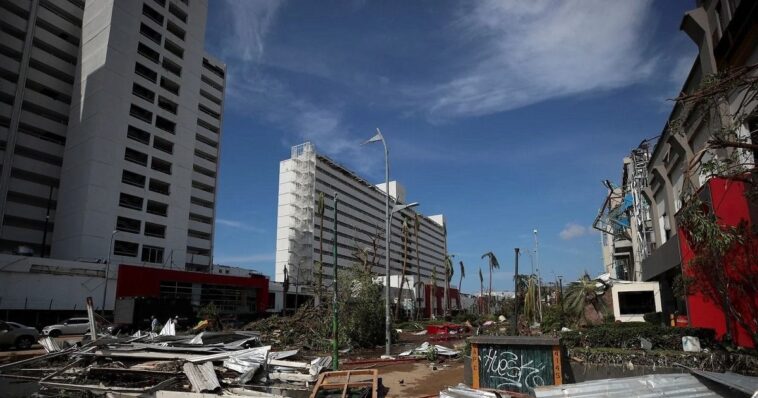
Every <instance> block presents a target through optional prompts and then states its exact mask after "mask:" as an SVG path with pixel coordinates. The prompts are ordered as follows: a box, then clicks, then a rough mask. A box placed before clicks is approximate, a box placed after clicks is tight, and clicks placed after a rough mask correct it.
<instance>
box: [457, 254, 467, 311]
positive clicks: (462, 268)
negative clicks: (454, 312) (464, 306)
mask: <svg viewBox="0 0 758 398" xmlns="http://www.w3.org/2000/svg"><path fill="white" fill-rule="evenodd" d="M458 264H459V265H460V267H461V276H460V277H459V278H458V309H461V308H460V307H461V283H462V282H463V278H465V277H466V268H465V267H464V266H463V261H461V262H459V263H458Z"/></svg>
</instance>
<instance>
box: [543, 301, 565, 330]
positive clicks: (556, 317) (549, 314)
mask: <svg viewBox="0 0 758 398" xmlns="http://www.w3.org/2000/svg"><path fill="white" fill-rule="evenodd" d="M564 325H566V314H565V312H564V311H563V309H562V308H561V306H560V305H551V306H548V307H545V308H543V310H542V323H541V324H540V327H541V328H542V332H543V333H547V332H552V331H556V330H561V328H562V327H563V326H564Z"/></svg>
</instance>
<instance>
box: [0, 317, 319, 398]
mask: <svg viewBox="0 0 758 398" xmlns="http://www.w3.org/2000/svg"><path fill="white" fill-rule="evenodd" d="M41 344H43V347H45V349H46V350H47V351H48V353H47V354H44V355H41V356H39V357H36V358H30V359H26V360H22V361H18V362H14V363H10V364H5V365H2V366H0V377H5V378H11V379H14V378H15V379H22V380H33V381H37V382H38V383H39V385H40V387H41V391H40V396H59V395H66V394H68V395H70V394H74V396H78V395H76V394H84V395H86V394H95V395H102V394H111V395H112V396H123V395H125V394H126V395H130V396H150V397H159V396H166V397H168V396H178V395H172V394H170V393H169V392H173V393H177V394H179V393H181V394H182V396H183V397H192V396H198V397H200V396H206V395H207V394H208V393H215V394H219V393H222V394H223V395H225V396H259V397H276V396H281V395H276V394H271V393H269V392H267V391H264V390H265V389H266V386H267V385H269V384H270V383H272V382H276V383H279V384H280V385H279V388H280V389H282V388H283V389H286V388H287V386H292V387H293V388H301V387H305V388H308V387H310V386H311V384H312V383H315V382H316V381H317V380H318V376H319V374H320V373H321V372H322V371H323V370H324V369H325V368H327V367H328V366H330V364H331V358H330V357H316V358H305V357H302V356H301V355H300V353H299V351H297V350H289V351H280V352H276V351H271V346H263V345H262V344H261V339H260V334H259V333H256V332H249V331H243V332H215V333H211V332H202V333H200V334H197V335H194V334H193V335H170V334H169V335H156V334H155V333H142V332H139V333H137V334H135V335H132V336H125V337H112V336H105V335H103V336H99V337H98V338H97V340H95V341H89V342H87V343H86V344H78V345H77V346H71V347H67V348H61V347H60V346H58V345H57V344H55V341H54V340H51V339H49V338H48V339H42V341H41ZM262 389H263V390H262ZM232 390H233V391H232ZM77 392H78V393H77ZM159 393H162V394H159ZM203 394H205V395H203Z"/></svg>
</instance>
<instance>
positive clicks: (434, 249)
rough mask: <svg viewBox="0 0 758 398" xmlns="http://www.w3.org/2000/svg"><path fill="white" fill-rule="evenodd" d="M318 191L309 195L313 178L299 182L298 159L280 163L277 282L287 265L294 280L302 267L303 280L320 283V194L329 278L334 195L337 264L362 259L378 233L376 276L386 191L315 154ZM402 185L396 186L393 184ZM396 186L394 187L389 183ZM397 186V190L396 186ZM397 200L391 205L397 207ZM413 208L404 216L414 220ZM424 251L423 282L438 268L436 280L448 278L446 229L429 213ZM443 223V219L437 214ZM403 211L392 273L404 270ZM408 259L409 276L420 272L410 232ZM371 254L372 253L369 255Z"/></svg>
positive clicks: (396, 227) (396, 223) (380, 267)
mask: <svg viewBox="0 0 758 398" xmlns="http://www.w3.org/2000/svg"><path fill="white" fill-rule="evenodd" d="M314 156H315V157H316V164H315V166H316V167H315V173H314V175H313V177H312V179H313V180H315V190H314V191H313V194H312V195H311V194H310V186H309V185H308V182H303V181H297V179H298V173H297V172H296V168H297V167H299V166H298V165H297V164H296V163H297V161H295V160H293V159H288V160H285V161H283V162H281V164H280V183H279V207H278V218H277V244H276V278H275V279H276V280H277V281H282V280H283V278H284V267H285V266H287V269H288V272H289V276H290V282H292V281H294V278H295V273H296V272H297V271H298V268H299V270H300V273H301V283H303V281H307V280H313V281H315V279H316V276H315V275H314V273H313V271H314V262H318V261H319V258H320V254H321V253H320V252H319V250H320V243H319V232H320V218H319V216H318V215H317V214H316V209H315V207H316V201H317V200H318V197H319V195H320V194H321V193H323V195H324V197H325V211H324V232H323V238H324V244H323V259H324V260H323V262H324V280H326V281H329V280H331V279H332V275H333V272H334V258H333V256H332V251H333V239H334V232H333V223H334V209H333V203H334V202H333V194H334V193H335V192H337V194H338V200H339V202H338V211H339V214H338V223H339V225H338V227H337V232H338V236H337V245H338V247H337V264H338V265H339V267H340V268H345V269H347V268H349V267H354V266H357V265H356V264H358V263H359V260H358V259H357V258H356V256H355V252H356V251H357V250H358V249H360V248H364V249H367V250H369V251H371V250H372V246H373V245H372V237H375V236H377V232H378V233H379V239H377V249H378V250H377V256H376V260H377V266H376V267H375V268H374V269H373V270H372V271H373V272H374V273H375V274H377V275H383V274H384V273H385V272H384V250H385V241H384V229H385V227H384V214H385V210H384V197H385V196H384V195H385V194H384V192H383V191H381V190H380V189H378V188H377V187H376V186H374V185H372V184H369V183H368V182H366V181H365V180H363V179H361V178H360V177H358V176H357V175H355V174H354V173H353V172H351V171H349V170H347V169H345V168H343V167H342V166H340V165H338V164H336V163H334V162H333V161H331V160H330V159H328V158H326V157H324V156H321V155H316V154H315V153H314ZM394 186H395V187H398V186H397V185H394ZM390 187H391V189H392V187H393V185H392V184H391V185H390ZM396 189H397V188H396ZM308 195H311V196H310V197H312V198H313V199H312V200H311V201H310V202H308V201H307V200H306V201H303V200H302V197H303V196H308ZM392 204H393V203H391V204H390V205H391V206H392ZM415 214H416V213H415V212H413V211H412V210H405V211H403V215H405V216H406V217H408V218H410V219H414V218H415ZM419 219H420V225H421V227H420V232H419V253H420V262H421V273H422V280H429V278H430V277H431V275H432V269H434V268H436V269H437V278H438V279H439V280H441V279H442V278H444V276H443V275H444V265H443V259H444V250H445V249H444V248H445V230H444V227H443V225H441V224H440V223H438V222H436V221H433V220H432V219H431V218H429V217H425V216H420V217H419ZM437 220H438V221H440V220H443V218H442V217H438V219H437ZM402 222H403V221H402V219H401V214H395V217H394V218H393V220H392V236H391V239H392V241H391V248H392V250H391V255H390V258H391V273H392V274H399V273H400V271H401V269H402V261H403V243H402ZM409 238H410V239H409V242H408V251H409V253H410V256H409V259H408V270H407V273H408V274H409V275H414V276H415V275H416V260H415V247H416V246H415V236H414V235H413V232H411V233H410V234H409ZM370 257H372V255H371V254H370Z"/></svg>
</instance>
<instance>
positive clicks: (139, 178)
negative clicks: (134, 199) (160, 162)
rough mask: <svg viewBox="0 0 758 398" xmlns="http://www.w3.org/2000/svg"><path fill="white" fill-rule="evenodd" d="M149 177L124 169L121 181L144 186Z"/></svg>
mask: <svg viewBox="0 0 758 398" xmlns="http://www.w3.org/2000/svg"><path fill="white" fill-rule="evenodd" d="M146 181H147V178H146V177H145V176H143V175H141V174H137V173H133V172H131V171H129V170H124V171H123V172H122V173H121V182H123V183H124V184H129V185H134V186H135V187H140V188H144V187H145V182H146Z"/></svg>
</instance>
